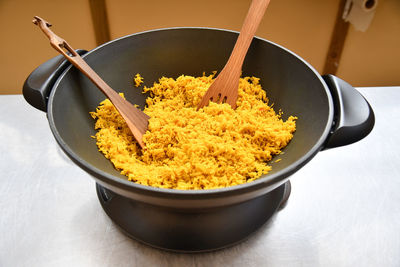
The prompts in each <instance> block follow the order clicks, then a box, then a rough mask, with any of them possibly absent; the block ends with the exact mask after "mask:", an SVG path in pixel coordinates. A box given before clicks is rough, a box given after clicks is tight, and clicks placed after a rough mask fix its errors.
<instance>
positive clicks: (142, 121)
mask: <svg viewBox="0 0 400 267" xmlns="http://www.w3.org/2000/svg"><path fill="white" fill-rule="evenodd" d="M33 23H34V24H36V25H38V26H39V27H40V29H41V30H42V31H43V32H44V33H45V34H46V35H47V37H48V38H49V39H50V44H51V46H52V47H53V48H54V49H55V50H57V51H58V52H59V53H60V54H62V55H63V56H64V57H65V58H66V59H67V60H68V61H69V62H71V63H72V64H73V65H74V66H75V67H76V68H78V69H79V70H80V71H81V72H82V73H83V74H85V75H86V77H88V78H89V79H90V80H91V81H92V82H93V83H94V84H95V85H96V86H97V87H98V88H99V89H100V90H101V91H102V92H103V93H104V95H106V97H107V98H108V99H109V100H110V101H111V103H113V105H114V107H115V108H116V109H117V110H118V112H119V113H120V114H121V116H122V117H123V118H124V120H125V122H126V123H127V125H128V127H129V129H130V130H131V132H132V134H133V135H134V137H135V139H136V141H137V142H138V144H139V145H140V146H141V147H142V148H144V143H143V140H142V138H143V134H144V133H145V132H146V130H147V125H148V120H149V116H148V115H147V114H145V113H144V112H143V111H141V110H140V109H138V108H136V107H135V106H133V105H132V104H131V103H129V102H128V101H126V100H125V99H124V98H122V97H121V96H120V95H119V94H118V93H117V92H116V91H114V90H113V89H112V88H111V87H110V86H109V85H108V84H107V83H106V82H105V81H104V80H103V79H102V78H100V76H99V75H98V74H97V73H96V72H95V71H94V70H93V69H92V68H91V67H90V66H89V65H88V64H87V63H86V61H85V60H83V58H81V56H80V55H79V54H78V53H77V52H76V51H75V50H74V49H73V48H72V47H71V46H70V45H69V44H68V43H67V41H65V40H64V39H62V38H61V37H59V36H58V35H56V34H55V33H54V32H53V31H51V30H50V29H49V27H50V26H51V24H50V23H48V22H47V21H45V20H44V19H42V18H40V17H38V16H35V17H34V20H33Z"/></svg>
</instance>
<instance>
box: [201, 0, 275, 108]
mask: <svg viewBox="0 0 400 267" xmlns="http://www.w3.org/2000/svg"><path fill="white" fill-rule="evenodd" d="M269 2H270V0H253V1H252V3H251V5H250V8H249V11H248V12H247V16H246V19H245V20H244V23H243V26H242V29H241V31H240V34H239V37H238V39H237V41H236V44H235V46H234V48H233V51H232V53H231V55H230V57H229V59H228V62H227V63H226V65H225V67H224V68H223V69H222V71H221V72H220V74H219V75H218V76H217V78H216V79H215V80H214V82H213V83H212V84H211V86H210V87H209V88H208V90H207V92H206V93H205V94H204V96H203V98H202V99H201V101H200V103H199V104H198V105H197V108H198V109H200V108H202V107H204V106H207V105H208V103H209V102H210V101H213V102H217V103H228V104H230V105H231V106H232V108H233V109H235V108H236V100H237V98H238V88H239V78H240V75H241V72H242V65H243V61H244V58H245V56H246V54H247V50H248V49H249V47H250V44H251V41H252V40H253V37H254V34H255V33H256V30H257V28H258V25H259V24H260V22H261V19H262V17H263V16H264V13H265V10H266V9H267V7H268V4H269Z"/></svg>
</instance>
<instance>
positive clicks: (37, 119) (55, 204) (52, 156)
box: [0, 87, 400, 267]
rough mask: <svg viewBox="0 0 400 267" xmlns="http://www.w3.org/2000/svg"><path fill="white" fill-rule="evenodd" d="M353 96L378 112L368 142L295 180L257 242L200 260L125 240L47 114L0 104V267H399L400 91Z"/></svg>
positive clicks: (12, 99) (15, 100)
mask: <svg viewBox="0 0 400 267" xmlns="http://www.w3.org/2000/svg"><path fill="white" fill-rule="evenodd" d="M359 91H360V92H361V93H362V94H363V95H364V96H365V97H366V98H367V99H368V100H369V102H370V104H371V105H372V107H373V109H374V111H375V115H376V125H375V128H374V130H373V131H372V133H371V134H370V135H369V136H368V137H366V138H365V139H363V140H362V141H360V142H358V143H355V144H352V145H349V146H345V147H341V148H335V149H331V150H327V151H322V152H320V153H318V154H317V156H316V157H315V158H314V159H313V160H312V161H311V162H310V163H309V164H307V165H306V166H305V167H303V168H302V169H301V170H300V171H299V172H297V173H295V174H294V175H293V176H292V177H291V182H292V194H291V196H290V199H289V202H288V205H287V206H286V207H285V208H284V209H283V210H282V211H280V212H279V213H277V214H276V215H275V216H274V217H273V218H272V220H270V221H269V222H268V223H267V224H266V225H264V226H263V227H262V228H261V229H260V230H259V231H258V232H257V233H256V234H254V235H252V236H251V237H249V238H248V239H247V240H246V241H244V242H242V243H240V244H238V245H236V246H234V247H231V248H227V249H223V250H220V251H216V252H209V253H201V254H178V253H170V252H165V251H161V250H157V249H154V248H151V247H148V246H146V245H143V244H140V243H138V242H136V241H134V240H131V239H129V238H128V237H126V236H125V235H124V234H122V233H121V232H120V231H119V230H118V229H117V228H116V226H114V225H113V223H112V222H111V221H110V219H109V218H108V217H107V215H106V214H105V213H104V212H103V210H102V208H101V206H100V203H99V202H98V199H97V196H96V192H95V183H94V180H93V179H91V178H90V177H89V175H88V174H86V173H85V172H84V171H82V170H81V169H80V168H78V167H77V166H75V165H74V164H73V163H72V162H71V161H70V160H69V159H68V158H67V157H66V156H65V155H64V154H63V152H62V151H61V150H60V149H59V148H58V145H57V144H56V142H55V140H54V138H53V136H52V134H51V132H50V128H49V126H48V124H47V119H46V114H45V113H43V112H40V111H38V110H35V109H34V108H32V107H30V106H29V105H28V104H27V103H26V102H25V101H24V99H23V97H22V96H21V95H6V96H0V152H1V154H0V171H1V176H0V197H1V200H0V212H1V215H0V266H246V267H250V266H400V145H399V142H398V138H399V132H400V126H399V124H400V100H399V99H400V87H381V88H359Z"/></svg>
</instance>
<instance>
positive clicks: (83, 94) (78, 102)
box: [23, 28, 374, 251]
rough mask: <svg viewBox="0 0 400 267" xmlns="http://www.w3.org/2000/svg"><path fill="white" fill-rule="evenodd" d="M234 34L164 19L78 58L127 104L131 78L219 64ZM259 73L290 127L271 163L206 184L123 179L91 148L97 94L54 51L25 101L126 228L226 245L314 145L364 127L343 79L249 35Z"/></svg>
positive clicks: (284, 188)
mask: <svg viewBox="0 0 400 267" xmlns="http://www.w3.org/2000/svg"><path fill="white" fill-rule="evenodd" d="M237 36H238V33H237V32H232V31H226V30H219V29H205V28H172V29H162V30H155V31H148V32H143V33H138V34H133V35H129V36H126V37H122V38H120V39H117V40H114V41H111V42H109V43H106V44H104V45H101V46H99V47H97V48H95V49H94V50H92V51H90V52H87V53H85V51H79V52H80V54H84V55H83V58H84V59H85V60H86V61H87V63H88V64H89V65H90V66H91V67H92V68H93V69H94V70H95V71H96V72H97V73H98V74H99V75H100V76H101V77H102V78H103V79H104V80H105V81H106V82H107V83H109V85H110V86H111V87H112V88H114V89H116V90H117V91H120V92H124V93H125V96H126V98H127V99H128V100H129V101H130V102H131V103H134V104H139V105H140V106H141V107H143V106H144V103H145V98H146V95H143V94H142V93H141V90H139V89H136V88H134V87H133V81H132V79H133V76H134V75H135V74H136V73H140V74H141V75H142V76H143V77H144V79H145V85H147V86H151V85H152V84H153V82H155V81H157V80H158V79H159V78H160V77H162V76H166V77H178V76H179V75H181V74H187V75H194V76H195V75H202V73H203V72H206V73H211V72H212V71H214V70H221V69H222V67H223V66H224V64H225V63H226V61H227V59H228V57H229V55H230V53H231V51H232V48H233V45H234V43H235V41H236V39H237ZM248 75H251V76H256V77H259V78H261V85H262V87H263V88H264V90H266V92H267V95H268V97H269V99H270V103H274V107H275V109H276V110H279V109H282V110H283V111H284V114H285V115H286V116H288V115H295V116H298V118H299V119H298V120H297V131H296V132H295V134H294V138H293V140H292V141H291V142H290V144H289V145H288V146H287V147H286V148H285V149H284V152H285V153H284V154H282V155H280V156H279V158H281V159H282V160H281V161H280V162H279V163H271V164H272V171H271V172H270V173H268V174H267V175H264V176H262V177H261V178H259V179H257V180H256V181H253V182H250V183H247V184H243V185H238V186H233V187H228V188H222V189H214V190H193V191H185V190H172V189H160V188H153V187H149V186H143V185H139V184H136V183H133V182H130V181H128V180H127V178H126V177H125V176H122V175H121V174H120V173H119V172H118V171H116V170H115V169H114V168H113V166H112V164H111V163H110V162H109V161H108V160H107V159H106V158H105V157H104V156H103V155H102V154H101V153H100V152H99V151H98V150H97V147H96V144H95V140H94V139H92V138H90V136H91V135H94V134H95V130H94V120H93V119H92V118H91V117H90V116H89V112H90V111H94V110H95V108H96V106H97V105H98V104H99V102H100V101H102V100H103V99H104V95H102V93H101V92H100V91H99V90H98V89H97V88H96V87H95V86H94V85H93V84H92V83H91V82H90V81H89V80H88V79H87V78H86V77H85V76H83V75H82V74H81V73H80V72H79V71H78V70H77V69H76V68H75V67H72V66H70V65H69V64H68V63H67V62H66V61H64V60H63V58H61V56H59V57H56V58H54V59H52V60H50V61H48V62H46V63H44V64H43V65H41V66H39V67H38V68H37V69H36V70H35V71H34V72H33V73H32V74H31V75H30V76H29V77H28V78H27V80H26V82H25V85H24V88H23V94H24V97H25V99H26V101H27V102H29V103H30V104H31V105H33V106H34V107H36V108H38V109H41V110H43V111H46V112H47V116H48V120H49V124H50V128H51V130H52V132H53V134H54V137H55V139H56V140H57V142H58V144H59V145H60V147H61V148H62V149H63V150H64V152H65V153H66V154H67V155H68V156H69V157H70V158H71V160H72V161H73V162H75V163H76V164H77V165H78V166H79V167H81V168H82V169H84V170H85V171H87V172H88V173H89V174H91V175H92V176H93V177H94V179H95V180H96V182H97V193H98V196H99V200H100V202H101V204H102V206H103V208H104V210H105V211H106V213H107V214H108V215H109V216H110V217H111V219H112V220H113V221H114V222H115V223H116V224H117V225H119V226H120V227H121V229H122V230H124V231H125V232H126V233H127V234H128V235H130V236H131V237H134V238H136V239H138V240H140V241H142V242H145V243H148V244H150V245H152V246H156V247H160V248H164V249H170V250H178V251H204V250H212V249H217V248H221V247H225V246H228V245H231V244H234V243H236V242H238V241H240V240H242V239H243V238H245V237H247V236H248V235H249V234H250V233H252V232H254V231H255V230H256V229H258V228H259V227H260V226H261V225H262V224H264V223H265V222H266V221H267V220H268V218H270V217H271V216H272V214H274V212H275V211H276V210H277V209H278V207H279V206H281V205H282V202H283V199H284V198H285V196H286V197H287V196H288V192H289V189H290V187H289V185H288V183H287V182H288V178H289V176H290V175H291V174H293V173H294V172H296V171H297V170H299V169H300V168H301V167H302V166H304V165H305V164H306V163H307V162H308V161H310V160H311V159H312V158H313V157H314V156H315V154H316V153H317V152H319V151H320V150H322V149H326V148H331V147H336V146H341V145H347V144H350V143H353V142H356V141H358V140H360V139H362V138H363V137H365V136H366V135H368V133H369V132H370V131H371V130H372V128H373V125H374V114H373V111H372V109H371V107H370V105H369V104H368V102H367V101H366V100H365V99H364V98H363V97H362V96H361V95H360V94H359V93H358V92H357V91H356V90H355V89H354V88H353V87H351V86H350V85H349V84H347V83H345V82H344V81H342V80H340V79H338V78H336V77H334V76H331V75H328V76H323V77H321V76H320V75H319V74H318V73H317V72H316V71H315V70H314V69H313V68H312V67H311V66H310V65H309V64H308V63H307V62H305V61H304V60H303V59H301V58H300V57H298V56H297V55H295V54H294V53H292V52H291V51H289V50H287V49H285V48H283V47H281V46H279V45H276V44H274V43H271V42H269V41H266V40H263V39H260V38H255V39H254V40H253V42H252V44H251V47H250V49H249V52H248V54H247V56H246V59H245V62H244V65H243V76H248Z"/></svg>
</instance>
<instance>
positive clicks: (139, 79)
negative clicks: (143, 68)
mask: <svg viewBox="0 0 400 267" xmlns="http://www.w3.org/2000/svg"><path fill="white" fill-rule="evenodd" d="M133 82H134V83H135V86H136V87H139V86H140V85H141V84H142V83H143V77H142V76H140V74H139V73H137V74H136V75H135V78H133Z"/></svg>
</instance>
